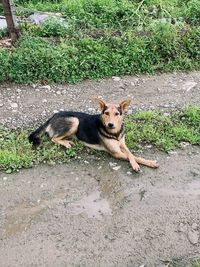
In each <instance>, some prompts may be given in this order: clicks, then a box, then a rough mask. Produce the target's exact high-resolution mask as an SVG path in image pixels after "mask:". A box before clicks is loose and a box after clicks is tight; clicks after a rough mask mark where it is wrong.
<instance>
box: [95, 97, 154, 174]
mask: <svg viewBox="0 0 200 267" xmlns="http://www.w3.org/2000/svg"><path fill="white" fill-rule="evenodd" d="M95 100H96V102H97V104H98V106H99V109H100V111H103V110H105V109H106V111H105V112H104V114H103V115H102V121H103V123H104V125H105V126H107V125H108V123H109V122H111V123H113V124H114V126H115V128H114V129H109V128H107V131H108V132H109V133H111V134H112V133H116V132H119V130H120V128H121V125H122V123H123V116H122V115H119V114H118V115H116V114H117V111H118V108H120V109H121V111H122V114H123V113H124V112H126V111H127V109H128V106H129V105H130V103H131V99H130V98H128V99H126V100H123V101H122V102H120V103H119V104H118V105H117V104H109V103H105V102H104V101H103V100H101V99H99V98H96V99H95ZM105 113H106V114H105ZM100 137H101V140H102V145H103V146H104V147H105V148H106V150H107V152H109V153H110V154H111V155H112V156H113V157H115V158H120V159H124V160H127V161H129V162H130V164H131V166H132V168H133V170H135V171H139V170H140V166H139V165H138V164H142V165H145V166H148V167H151V168H158V166H159V165H158V163H157V162H156V161H154V160H146V159H144V158H140V157H135V156H134V155H133V154H132V153H131V151H130V150H129V149H128V147H127V146H126V144H125V136H123V137H121V138H119V140H114V139H108V138H105V137H103V136H101V135H100Z"/></svg>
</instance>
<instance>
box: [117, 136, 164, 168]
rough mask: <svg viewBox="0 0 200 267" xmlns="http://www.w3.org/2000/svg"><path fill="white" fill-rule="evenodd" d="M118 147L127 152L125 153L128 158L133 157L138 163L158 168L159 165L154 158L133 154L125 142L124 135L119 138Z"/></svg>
mask: <svg viewBox="0 0 200 267" xmlns="http://www.w3.org/2000/svg"><path fill="white" fill-rule="evenodd" d="M120 148H121V150H122V152H124V153H127V155H129V158H131V159H132V158H134V160H135V161H136V162H137V163H139V164H142V165H145V166H147V167H150V168H158V167H159V164H158V162H157V161H156V160H148V159H144V158H141V157H136V156H134V155H133V154H132V153H131V151H130V150H129V149H128V147H127V146H126V144H125V137H123V138H122V140H121V143H120Z"/></svg>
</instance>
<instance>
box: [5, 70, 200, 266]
mask: <svg viewBox="0 0 200 267" xmlns="http://www.w3.org/2000/svg"><path fill="white" fill-rule="evenodd" d="M199 74H200V72H193V73H189V74H185V73H179V74H171V75H170V74H164V75H160V76H139V77H125V78H121V79H120V80H119V79H118V78H113V79H112V78H111V79H106V80H102V81H99V82H98V81H93V82H92V81H85V82H84V83H81V84H79V85H70V86H68V85H66V86H64V85H62V86H61V85H52V86H45V87H42V86H39V85H32V86H19V85H16V86H15V85H8V84H7V85H6V84H4V85H1V86H0V122H1V125H3V126H6V127H9V128H10V127H11V128H15V127H19V126H30V125H33V124H35V123H38V122H39V121H42V120H43V119H44V118H46V117H47V116H48V115H49V114H50V113H52V112H53V111H55V110H59V109H74V110H84V111H88V112H95V106H94V105H93V102H91V99H92V98H93V97H94V96H95V95H101V96H103V97H104V98H105V99H109V100H112V99H116V100H118V99H121V98H123V97H126V96H127V95H131V96H132V97H133V98H134V104H133V106H132V107H131V111H130V112H134V111H135V110H140V109H155V108H160V109H162V110H166V111H168V110H171V109H176V108H180V107H182V106H183V105H184V104H190V103H195V104H197V105H199V103H200V91H199V88H200V75H199ZM183 147H184V148H183V149H180V150H177V151H174V152H172V153H170V154H166V153H161V152H158V151H155V150H153V149H152V148H146V149H145V150H144V151H143V153H142V155H143V156H145V157H146V158H153V159H157V160H158V161H159V163H160V168H159V169H156V170H152V169H148V168H145V167H142V172H141V173H139V174H136V173H133V172H132V171H131V169H130V166H129V164H128V163H126V162H123V161H118V160H115V159H113V158H111V157H110V156H107V155H104V154H99V153H97V154H88V155H87V156H86V157H82V158H80V159H78V160H76V161H72V162H70V163H68V164H65V165H55V166H47V165H40V166H38V167H35V168H32V169H29V170H21V171H20V172H19V173H17V174H9V175H8V174H5V173H0V195H1V201H0V266H1V267H8V266H9V267H18V266H23V267H24V266H25V267H32V266H34V267H35V266H42V267H43V266H45V267H66V266H102V267H104V266H106V267H111V266H113V267H114V266H117V267H118V266H119V267H123V266H130V267H139V266H143V267H144V266H145V267H154V266H155V267H156V266H159V267H164V266H165V267H167V266H169V263H170V262H171V261H172V259H179V264H180V265H179V266H191V264H190V259H194V258H200V247H199V246H200V213H199V210H200V148H199V147H197V146H196V147H192V146H190V145H187V144H186V146H183Z"/></svg>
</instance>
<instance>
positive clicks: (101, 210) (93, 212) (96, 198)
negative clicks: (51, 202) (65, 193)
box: [68, 191, 112, 219]
mask: <svg viewBox="0 0 200 267" xmlns="http://www.w3.org/2000/svg"><path fill="white" fill-rule="evenodd" d="M68 208H69V211H70V212H71V213H72V214H74V215H79V214H81V213H86V214H87V216H88V217H89V218H95V219H102V216H103V215H112V210H111V209H110V206H109V203H108V201H107V200H106V199H103V198H101V197H100V192H99V191H95V192H93V193H91V194H90V195H88V196H86V197H83V198H82V199H81V200H79V201H77V202H75V203H70V204H68Z"/></svg>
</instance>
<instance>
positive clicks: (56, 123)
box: [29, 111, 123, 146]
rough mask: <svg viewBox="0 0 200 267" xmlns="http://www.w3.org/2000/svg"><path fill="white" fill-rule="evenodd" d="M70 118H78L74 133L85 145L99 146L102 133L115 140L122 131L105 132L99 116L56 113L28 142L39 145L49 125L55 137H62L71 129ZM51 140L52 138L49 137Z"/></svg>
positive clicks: (66, 112)
mask: <svg viewBox="0 0 200 267" xmlns="http://www.w3.org/2000/svg"><path fill="white" fill-rule="evenodd" d="M70 117H75V118H78V120H79V126H78V130H77V132H76V134H75V135H76V137H77V138H78V139H79V140H80V141H83V142H85V143H88V144H94V145H100V138H99V132H100V133H101V134H102V132H104V133H105V134H104V137H107V138H108V136H109V138H111V139H117V138H118V136H119V135H120V133H122V131H123V126H122V129H121V130H120V132H119V133H118V134H110V133H108V131H107V130H106V127H105V126H104V125H103V123H102V121H101V114H96V115H90V114H87V113H83V112H73V111H72V112H70V111H61V112H59V113H56V114H55V115H54V116H53V117H51V118H50V119H49V120H48V121H47V122H45V123H44V124H43V125H41V126H40V127H39V128H38V129H36V130H35V131H34V132H33V133H31V134H30V136H29V141H30V142H31V143H32V144H33V145H34V146H36V145H39V144H40V135H41V134H42V133H43V132H44V131H45V130H46V128H47V126H48V125H49V124H50V125H51V129H52V130H53V133H54V135H55V136H57V137H58V136H63V135H64V133H65V132H67V131H69V129H70V127H71V122H70V120H68V119H69V118H70ZM102 135H103V134H102ZM50 137H51V138H52V137H53V136H50Z"/></svg>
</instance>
